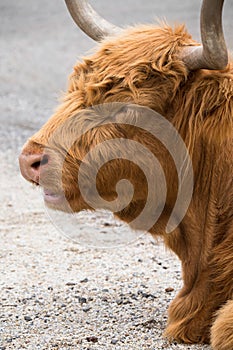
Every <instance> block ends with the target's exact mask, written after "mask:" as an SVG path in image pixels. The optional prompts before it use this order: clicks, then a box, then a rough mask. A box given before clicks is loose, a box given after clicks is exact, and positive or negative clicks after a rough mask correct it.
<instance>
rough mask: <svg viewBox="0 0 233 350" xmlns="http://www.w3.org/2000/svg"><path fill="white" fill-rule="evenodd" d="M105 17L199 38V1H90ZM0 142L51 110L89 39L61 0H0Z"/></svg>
mask: <svg viewBox="0 0 233 350" xmlns="http://www.w3.org/2000/svg"><path fill="white" fill-rule="evenodd" d="M91 4H92V5H93V6H94V7H95V9H96V10H97V11H98V12H99V13H100V14H101V15H103V16H104V17H105V18H106V19H108V20H109V21H111V22H113V23H115V24H117V25H119V26H127V25H133V24H137V23H153V22H156V21H157V20H158V19H166V20H167V22H168V23H171V24H174V23H180V22H184V23H186V25H187V28H188V30H189V31H190V32H191V33H192V34H193V37H194V38H195V39H199V38H200V33H199V14H200V7H201V1H200V0H195V1H194V0H186V1H180V0H179V1H178V0H163V1H155V0H146V1H142V0H118V1H117V2H116V1H107V0H95V1H94V0H92V1H91ZM232 16H233V4H232V2H231V1H226V2H225V6H224V28H225V34H226V38H227V42H228V46H229V48H232V46H233V45H232V36H233V35H232V33H233V31H232V29H233V22H232ZM0 17H1V20H0V33H1V35H0V122H1V131H0V141H1V146H2V149H5V148H6V149H8V148H9V147H10V148H13V149H15V150H16V152H18V151H19V149H20V146H21V144H22V143H23V142H24V141H25V140H26V139H27V137H28V136H30V135H31V134H32V133H33V132H34V131H36V130H37V129H38V128H39V127H40V126H41V125H42V124H43V123H44V122H45V121H46V120H47V119H48V117H49V116H50V115H51V114H52V112H53V109H54V107H55V106H56V105H57V98H58V97H59V95H60V93H61V91H63V90H64V89H65V88H66V82H67V76H68V75H69V74H70V73H71V71H72V67H73V65H74V64H75V63H76V61H77V60H78V59H80V57H81V56H83V55H86V54H88V52H90V50H91V49H92V48H93V47H94V46H95V42H94V41H92V40H91V39H89V38H88V37H87V36H86V35H85V34H84V33H82V32H81V31H80V30H79V29H78V28H77V26H76V25H75V24H74V22H73V21H72V19H71V17H70V15H69V13H68V11H67V9H66V6H65V1H63V0H53V1H47V0H40V1H38V0H30V1H28V0H20V1H16V0H10V1H5V0H0Z"/></svg>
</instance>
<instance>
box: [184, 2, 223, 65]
mask: <svg viewBox="0 0 233 350" xmlns="http://www.w3.org/2000/svg"><path fill="white" fill-rule="evenodd" d="M223 3H224V0H204V1H203V3H202V10H201V37H202V46H198V47H197V46H196V47H195V46H192V47H191V46H189V47H187V48H184V49H183V50H182V52H181V59H182V60H183V61H184V62H185V64H186V66H187V67H188V68H189V69H190V70H195V69H224V68H226V66H227V64H228V52H227V46H226V42H225V39H224V34H223V27H222V10H223Z"/></svg>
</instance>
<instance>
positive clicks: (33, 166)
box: [31, 154, 49, 170]
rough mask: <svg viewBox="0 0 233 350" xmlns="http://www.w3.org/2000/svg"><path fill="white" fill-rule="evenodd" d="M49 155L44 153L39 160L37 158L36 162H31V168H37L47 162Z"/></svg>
mask: <svg viewBox="0 0 233 350" xmlns="http://www.w3.org/2000/svg"><path fill="white" fill-rule="evenodd" d="M48 162H49V157H48V156H47V155H46V154H45V155H43V157H42V158H41V159H40V160H37V161H36V162H34V163H32V164H31V167H32V168H33V169H36V170H38V169H39V168H40V167H41V166H43V165H46V164H48Z"/></svg>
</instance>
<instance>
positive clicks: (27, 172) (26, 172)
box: [19, 153, 49, 184]
mask: <svg viewBox="0 0 233 350" xmlns="http://www.w3.org/2000/svg"><path fill="white" fill-rule="evenodd" d="M48 161H49V158H48V156H47V155H46V154H24V153H21V155H20V156H19V166H20V170H21V173H22V175H23V177H25V179H26V180H28V181H31V182H34V183H36V184H39V181H40V172H41V170H42V167H44V166H46V164H48Z"/></svg>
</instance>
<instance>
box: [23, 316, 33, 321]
mask: <svg viewBox="0 0 233 350" xmlns="http://www.w3.org/2000/svg"><path fill="white" fill-rule="evenodd" d="M24 319H25V321H27V322H29V321H32V318H31V317H30V316H24Z"/></svg>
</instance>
